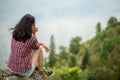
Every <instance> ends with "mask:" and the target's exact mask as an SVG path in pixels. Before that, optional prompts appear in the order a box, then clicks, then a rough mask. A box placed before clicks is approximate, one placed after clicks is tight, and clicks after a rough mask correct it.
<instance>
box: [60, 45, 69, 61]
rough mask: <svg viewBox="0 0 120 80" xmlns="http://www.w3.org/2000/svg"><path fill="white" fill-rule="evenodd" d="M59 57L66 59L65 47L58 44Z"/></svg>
mask: <svg viewBox="0 0 120 80" xmlns="http://www.w3.org/2000/svg"><path fill="white" fill-rule="evenodd" d="M59 51H60V52H59V55H60V59H67V48H66V47H65V46H63V45H61V46H59Z"/></svg>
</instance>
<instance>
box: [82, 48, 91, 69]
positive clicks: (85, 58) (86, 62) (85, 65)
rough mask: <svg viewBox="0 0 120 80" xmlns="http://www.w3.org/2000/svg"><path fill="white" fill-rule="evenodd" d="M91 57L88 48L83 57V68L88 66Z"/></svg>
mask: <svg viewBox="0 0 120 80" xmlns="http://www.w3.org/2000/svg"><path fill="white" fill-rule="evenodd" d="M89 57H90V55H89V53H88V50H87V49H86V52H85V54H84V56H83V59H82V70H84V69H86V68H87V64H88V61H89Z"/></svg>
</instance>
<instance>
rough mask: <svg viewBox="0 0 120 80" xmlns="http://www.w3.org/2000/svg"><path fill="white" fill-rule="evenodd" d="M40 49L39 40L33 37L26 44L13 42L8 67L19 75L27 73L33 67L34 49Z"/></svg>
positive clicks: (13, 40)
mask: <svg viewBox="0 0 120 80" xmlns="http://www.w3.org/2000/svg"><path fill="white" fill-rule="evenodd" d="M38 48H39V44H38V41H37V38H36V37H35V36H31V38H30V39H27V40H26V42H24V43H23V42H20V41H16V40H15V39H14V38H12V40H11V53H10V56H9V60H8V67H9V68H10V69H11V70H12V71H14V72H17V73H25V72H26V71H28V70H30V69H31V67H32V49H34V50H36V49H38Z"/></svg>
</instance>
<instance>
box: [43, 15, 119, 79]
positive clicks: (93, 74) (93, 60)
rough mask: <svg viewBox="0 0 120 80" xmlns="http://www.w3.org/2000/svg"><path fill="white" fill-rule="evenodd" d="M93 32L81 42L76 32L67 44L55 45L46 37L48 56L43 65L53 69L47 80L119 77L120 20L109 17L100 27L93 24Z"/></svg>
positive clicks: (97, 24) (53, 39) (99, 24)
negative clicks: (48, 43) (93, 33)
mask: <svg viewBox="0 0 120 80" xmlns="http://www.w3.org/2000/svg"><path fill="white" fill-rule="evenodd" d="M95 28H96V34H95V36H94V37H93V38H91V39H90V40H87V41H85V42H82V37H81V36H80V35H78V36H75V37H72V38H71V40H70V42H69V47H66V46H65V45H60V46H59V53H56V44H55V37H54V35H51V38H50V46H49V47H50V55H49V57H47V58H45V61H44V64H45V67H46V68H47V69H49V70H53V71H54V75H52V76H51V79H50V80H120V21H119V20H118V19H117V18H116V17H113V16H112V17H110V18H109V20H108V21H107V25H106V27H105V28H104V29H102V26H101V23H100V22H98V23H96V25H95Z"/></svg>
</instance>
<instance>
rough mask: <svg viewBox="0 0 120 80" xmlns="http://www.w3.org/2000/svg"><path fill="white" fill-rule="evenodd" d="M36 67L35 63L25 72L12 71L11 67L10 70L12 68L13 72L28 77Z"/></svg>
mask: <svg viewBox="0 0 120 80" xmlns="http://www.w3.org/2000/svg"><path fill="white" fill-rule="evenodd" d="M34 69H35V67H34V65H33V64H32V68H31V70H28V71H27V72H25V73H18V72H15V71H12V70H11V69H10V68H9V70H10V71H11V72H13V73H16V74H19V75H22V76H26V77H29V76H30V75H31V74H32V73H33V71H34Z"/></svg>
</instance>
